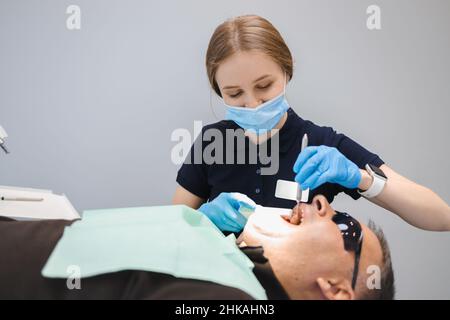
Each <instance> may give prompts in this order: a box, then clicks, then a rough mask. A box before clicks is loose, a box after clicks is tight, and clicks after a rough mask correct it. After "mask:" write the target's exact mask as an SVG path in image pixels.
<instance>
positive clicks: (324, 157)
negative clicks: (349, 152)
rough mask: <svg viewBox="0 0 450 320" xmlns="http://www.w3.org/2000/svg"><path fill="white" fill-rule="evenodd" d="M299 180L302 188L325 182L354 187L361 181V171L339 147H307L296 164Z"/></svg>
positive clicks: (295, 169) (295, 168) (296, 179)
mask: <svg viewBox="0 0 450 320" xmlns="http://www.w3.org/2000/svg"><path fill="white" fill-rule="evenodd" d="M294 172H295V173H296V176H295V181H297V182H298V183H299V184H300V186H301V188H302V190H304V189H307V188H310V189H311V190H313V189H315V188H317V187H319V186H320V185H322V184H324V183H325V182H330V183H338V184H340V185H342V186H344V187H346V188H349V189H354V188H356V187H357V186H358V185H359V182H360V181H361V172H360V171H359V168H358V166H357V165H356V164H354V163H353V162H351V161H350V160H348V159H347V158H346V157H345V156H344V155H343V154H342V153H340V152H339V150H338V149H336V148H332V147H327V146H314V147H307V148H305V149H304V150H303V151H302V152H301V153H300V154H299V156H298V158H297V161H295V164H294Z"/></svg>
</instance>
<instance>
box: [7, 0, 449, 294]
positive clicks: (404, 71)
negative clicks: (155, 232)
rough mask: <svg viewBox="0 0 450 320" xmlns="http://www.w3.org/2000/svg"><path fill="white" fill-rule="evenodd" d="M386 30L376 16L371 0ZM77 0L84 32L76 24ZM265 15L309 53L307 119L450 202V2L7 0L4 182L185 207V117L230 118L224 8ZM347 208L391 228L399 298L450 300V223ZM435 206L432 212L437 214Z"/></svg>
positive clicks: (298, 94) (300, 98)
mask: <svg viewBox="0 0 450 320" xmlns="http://www.w3.org/2000/svg"><path fill="white" fill-rule="evenodd" d="M373 3H376V4H378V5H379V6H380V7H381V10H382V30H380V31H369V30H367V28H366V13H365V11H366V8H367V6H368V5H370V4H373ZM70 4H77V5H79V6H80V7H81V11H82V25H81V26H82V28H81V30H79V31H69V30H67V29H66V18H67V15H66V13H65V11H66V8H67V6H68V5H70ZM247 13H256V14H259V15H262V16H264V17H266V18H268V19H269V20H270V21H271V22H272V23H273V24H274V25H275V26H276V27H277V28H278V29H279V31H280V32H281V34H282V35H283V37H284V38H285V40H286V42H287V44H288V46H289V47H290V49H291V51H292V53H293V55H294V57H295V61H296V65H295V74H294V78H293V81H292V82H291V83H290V85H289V86H288V87H287V94H288V99H289V101H290V104H291V106H292V107H293V108H294V110H295V111H297V113H299V114H300V116H302V117H303V118H306V119H310V120H312V121H313V122H315V123H317V124H320V125H329V126H333V127H334V128H335V129H337V130H338V131H341V132H344V133H345V134H347V135H349V136H350V137H352V138H353V139H355V140H356V141H358V142H359V143H360V144H362V145H363V146H365V147H366V148H368V149H369V150H371V151H373V152H375V153H378V154H379V155H380V156H381V157H382V158H383V159H384V160H385V161H386V162H387V163H388V165H390V166H391V167H393V168H394V169H395V170H397V171H398V172H399V173H400V174H403V175H405V176H407V177H408V178H410V179H412V180H414V181H416V182H418V183H420V184H423V185H425V186H427V187H429V188H431V189H433V190H434V191H435V192H437V193H438V194H439V195H440V196H441V197H442V198H443V199H444V200H445V201H446V202H449V200H450V190H449V182H448V181H449V180H450V171H449V168H448V157H449V148H448V140H447V139H448V138H449V136H450V129H449V126H448V119H449V107H450V90H449V89H450V88H449V84H450V80H449V74H450V62H449V57H450V36H449V30H450V1H448V0H442V1H437V0H433V1H425V0H422V1H412V0H410V1H399V0H397V1H377V2H372V1H364V0H351V1H350V0H346V1H335V0H329V1H317V0H314V1H313V0H311V1H260V0H258V1H234V0H229V1H221V2H219V1H206V0H205V1H182V0H179V1H125V0H123V1H110V0H108V1H92V0H89V1H87V0H86V1H81V0H76V1H56V0H54V1H18V0H0V125H3V126H4V128H5V129H6V130H7V131H8V133H9V135H10V138H9V140H8V145H9V147H10V149H11V151H12V153H11V154H10V155H8V156H4V155H1V154H0V161H1V166H0V184H3V185H14V186H27V187H35V188H48V189H52V190H54V191H55V192H64V193H66V194H67V196H68V197H69V198H70V200H71V201H72V202H73V204H74V206H75V207H76V208H77V209H78V211H80V212H81V211H83V210H85V209H94V208H111V207H127V206H147V205H161V204H169V203H170V201H171V198H172V195H173V192H174V190H175V187H176V182H175V177H176V173H177V170H178V167H179V166H178V165H175V164H173V163H172V162H171V158H170V151H171V149H172V147H173V146H174V145H175V142H171V140H170V135H171V133H172V131H173V130H174V129H176V128H187V129H189V130H190V131H191V132H192V130H193V121H194V120H202V121H203V122H204V124H206V123H210V122H215V121H217V119H216V117H215V116H214V113H213V112H212V111H213V110H214V111H215V113H216V114H217V117H219V118H220V117H221V116H223V115H224V107H223V106H222V105H221V104H220V101H219V100H217V99H214V98H213V99H212V105H210V90H209V87H208V82H207V77H206V72H205V67H204V56H205V52H206V47H207V44H208V41H209V38H210V36H211V34H212V32H213V30H214V28H215V27H216V26H217V25H218V24H219V23H221V22H222V21H223V20H224V19H226V18H228V17H232V16H235V15H240V14H247ZM333 205H334V207H335V208H337V209H341V210H348V211H349V212H352V213H353V214H354V215H356V216H358V217H359V218H361V219H362V220H363V221H366V220H367V218H368V217H372V218H373V219H374V220H375V221H376V222H378V223H379V224H380V225H381V226H382V227H384V230H385V232H386V234H387V237H388V239H389V240H390V244H391V249H392V254H393V260H394V264H395V272H396V277H397V287H398V298H403V299H409V298H425V299H428V298H438V299H441V298H446V299H449V298H450V281H449V278H450V277H449V272H450V271H449V270H450V254H449V247H448V244H449V243H450V233H431V232H424V231H420V230H417V229H415V228H413V227H411V226H409V225H407V224H405V223H403V222H402V221H401V220H400V219H399V218H397V217H396V216H394V215H393V214H391V213H389V212H387V211H385V210H384V209H382V208H378V207H376V206H375V205H372V204H371V203H369V202H368V201H366V200H364V199H361V200H359V201H353V200H352V199H350V198H348V197H347V196H345V195H342V196H340V197H338V198H337V200H336V201H335V202H334V203H333ZM423 214H427V212H423Z"/></svg>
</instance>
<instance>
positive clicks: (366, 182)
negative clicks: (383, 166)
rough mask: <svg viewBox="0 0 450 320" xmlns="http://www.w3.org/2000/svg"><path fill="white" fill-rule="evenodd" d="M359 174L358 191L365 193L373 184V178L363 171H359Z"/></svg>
mask: <svg viewBox="0 0 450 320" xmlns="http://www.w3.org/2000/svg"><path fill="white" fill-rule="evenodd" d="M359 171H360V172H361V181H360V182H359V184H358V189H360V190H361V191H366V190H368V189H369V188H370V186H371V185H372V183H373V177H372V176H371V175H370V174H369V173H368V172H367V171H366V170H364V169H359Z"/></svg>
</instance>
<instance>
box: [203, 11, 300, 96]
mask: <svg viewBox="0 0 450 320" xmlns="http://www.w3.org/2000/svg"><path fill="white" fill-rule="evenodd" d="M249 50H257V51H259V52H261V53H264V54H267V55H268V56H269V57H271V58H272V59H273V61H275V62H276V63H277V64H278V65H279V66H280V68H281V69H282V70H283V71H284V72H286V74H287V76H288V78H289V80H290V79H292V74H293V61H292V55H291V52H290V50H289V48H288V46H287V45H286V43H285V42H284V40H283V38H282V37H281V35H280V33H279V32H278V30H277V29H275V27H274V26H273V25H272V24H271V23H270V22H269V21H268V20H266V19H264V18H262V17H260V16H257V15H244V16H238V17H235V18H232V19H228V20H227V21H225V22H223V23H222V24H220V25H219V26H218V27H217V28H216V30H215V31H214V33H213V35H212V36H211V39H210V41H209V45H208V50H207V52H206V72H207V74H208V79H209V83H210V85H211V87H212V88H213V89H214V91H215V92H216V93H217V94H218V95H219V96H220V97H222V94H221V92H220V88H219V86H218V85H217V82H216V79H215V77H216V72H217V68H218V67H219V65H220V63H221V62H222V61H223V60H225V59H226V58H228V57H229V56H231V55H232V54H234V53H236V52H239V51H249Z"/></svg>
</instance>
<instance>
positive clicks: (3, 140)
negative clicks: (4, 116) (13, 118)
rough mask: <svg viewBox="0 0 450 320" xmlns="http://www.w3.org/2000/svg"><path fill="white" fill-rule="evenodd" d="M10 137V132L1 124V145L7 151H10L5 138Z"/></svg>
mask: <svg viewBox="0 0 450 320" xmlns="http://www.w3.org/2000/svg"><path fill="white" fill-rule="evenodd" d="M7 137H8V134H7V133H6V131H5V129H3V127H2V126H0V147H1V148H2V149H3V151H5V153H9V151H8V149H6V146H5V139H6V138H7Z"/></svg>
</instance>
